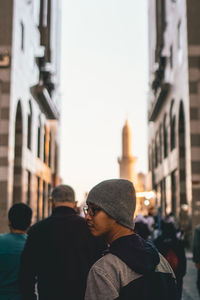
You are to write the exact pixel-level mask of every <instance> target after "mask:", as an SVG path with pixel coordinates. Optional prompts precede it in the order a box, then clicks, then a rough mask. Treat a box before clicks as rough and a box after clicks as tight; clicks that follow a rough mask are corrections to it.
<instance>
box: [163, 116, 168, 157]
mask: <svg viewBox="0 0 200 300" xmlns="http://www.w3.org/2000/svg"><path fill="white" fill-rule="evenodd" d="M167 140H168V134H167V116H166V115H165V117H164V122H163V143H164V157H167V155H168V142H167Z"/></svg>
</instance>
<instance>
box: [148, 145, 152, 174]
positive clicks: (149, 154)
mask: <svg viewBox="0 0 200 300" xmlns="http://www.w3.org/2000/svg"><path fill="white" fill-rule="evenodd" d="M148 156H149V171H151V170H152V167H151V165H152V162H151V158H152V156H151V147H150V146H149V153H148Z"/></svg>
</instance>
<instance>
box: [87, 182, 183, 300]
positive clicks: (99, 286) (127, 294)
mask: <svg viewBox="0 0 200 300" xmlns="http://www.w3.org/2000/svg"><path fill="white" fill-rule="evenodd" d="M87 204H88V207H87V208H85V214H86V220H87V222H88V226H89V228H90V230H91V232H92V234H93V235H94V236H103V238H104V239H105V241H106V242H107V244H108V245H109V248H108V253H107V254H106V255H104V256H103V257H102V258H100V259H99V260H98V261H97V262H96V263H95V264H94V265H93V266H92V268H91V270H90V272H89V275H88V280H87V288H86V294H85V300H114V299H116V300H117V299H120V300H128V299H135V300H136V299H139V300H169V299H170V300H177V299H178V298H177V288H176V283H175V276H174V273H173V271H172V269H171V267H170V266H169V264H168V263H167V261H166V260H165V259H164V257H163V256H162V255H160V254H159V253H158V252H157V250H156V248H155V247H154V246H153V245H152V244H151V243H150V242H148V241H145V240H144V239H143V238H142V237H140V236H139V235H137V234H136V233H134V224H133V214H134V211H135V206H136V195H135V189H134V187H133V184H132V182H130V181H128V180H124V179H111V180H106V181H103V182H101V183H99V184H98V185H96V186H95V187H94V188H93V189H92V190H91V191H90V192H89V194H88V197H87Z"/></svg>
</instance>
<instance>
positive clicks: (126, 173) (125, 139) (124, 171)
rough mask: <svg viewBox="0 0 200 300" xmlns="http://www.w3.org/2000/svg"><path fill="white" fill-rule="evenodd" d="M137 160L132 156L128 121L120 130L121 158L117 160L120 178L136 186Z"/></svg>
mask: <svg viewBox="0 0 200 300" xmlns="http://www.w3.org/2000/svg"><path fill="white" fill-rule="evenodd" d="M136 161H137V158H136V157H134V156H133V155H132V149H131V128H130V125H129V122H128V119H127V120H126V122H125V125H124V127H123V129H122V157H121V158H119V159H118V163H119V166H120V178H122V179H128V180H130V181H132V182H133V183H134V185H135V186H136V185H137V173H136V167H135V164H136Z"/></svg>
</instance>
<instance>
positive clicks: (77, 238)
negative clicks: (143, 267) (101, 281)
mask: <svg viewBox="0 0 200 300" xmlns="http://www.w3.org/2000/svg"><path fill="white" fill-rule="evenodd" d="M51 196H52V206H53V212H52V215H51V216H50V217H49V218H47V219H44V220H42V221H40V222H38V223H37V224H35V225H33V226H32V227H31V229H30V230H29V232H28V239H27V243H26V246H25V249H24V252H23V254H22V260H21V272H20V274H21V275H20V278H21V280H20V281H21V288H22V292H23V299H24V300H31V299H36V295H35V282H36V278H37V286H38V294H39V299H42V300H55V299H59V300H66V299H70V300H72V299H73V300H83V299H84V294H85V288H86V279H87V275H88V272H89V269H90V267H91V266H92V264H93V263H94V262H95V261H96V260H97V259H98V258H99V257H100V254H101V252H102V249H100V246H101V245H100V244H99V243H98V241H99V240H97V239H96V238H94V237H93V236H92V235H91V233H90V231H89V229H88V226H87V223H86V221H85V219H84V218H82V217H80V216H79V215H78V214H77V213H76V210H77V208H76V201H75V194H74V191H73V189H72V188H71V187H70V186H67V185H59V186H57V187H56V188H55V189H54V190H53V191H52V195H51ZM103 250H104V249H103Z"/></svg>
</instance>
